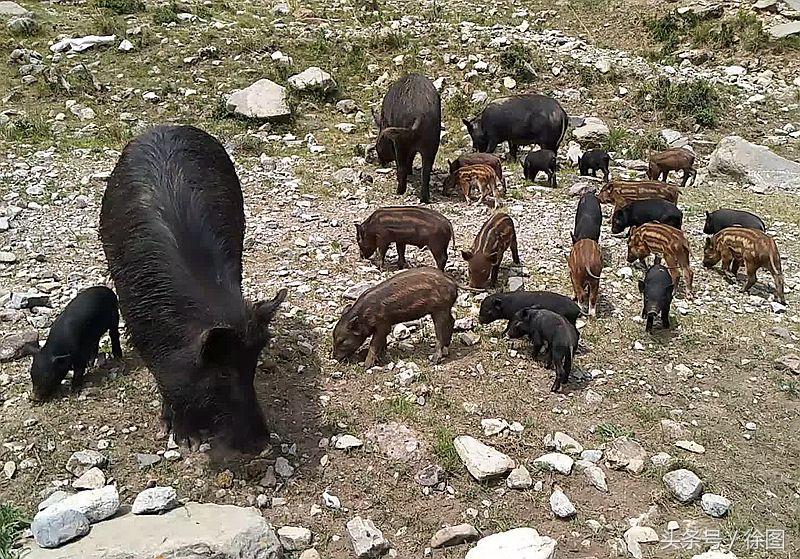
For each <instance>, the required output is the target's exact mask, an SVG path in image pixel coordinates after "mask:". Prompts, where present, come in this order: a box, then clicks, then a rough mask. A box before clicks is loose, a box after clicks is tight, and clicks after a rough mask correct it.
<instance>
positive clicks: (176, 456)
mask: <svg viewBox="0 0 800 559" xmlns="http://www.w3.org/2000/svg"><path fill="white" fill-rule="evenodd" d="M180 459H181V453H180V452H178V451H177V450H167V451H166V452H164V460H166V461H167V462H175V461H177V460H180Z"/></svg>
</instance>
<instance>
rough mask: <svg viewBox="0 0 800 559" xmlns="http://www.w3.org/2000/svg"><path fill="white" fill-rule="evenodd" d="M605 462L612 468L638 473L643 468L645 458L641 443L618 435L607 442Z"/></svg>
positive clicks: (645, 454)
mask: <svg viewBox="0 0 800 559" xmlns="http://www.w3.org/2000/svg"><path fill="white" fill-rule="evenodd" d="M605 456H606V464H607V465H608V467H609V468H611V469H612V470H622V469H625V470H627V471H629V472H631V473H634V474H638V473H639V472H641V471H642V469H643V468H644V461H645V459H646V458H647V453H646V452H645V450H644V448H643V447H642V445H640V444H639V443H638V442H636V441H634V440H633V439H629V438H628V437H619V438H617V439H614V440H613V441H611V442H610V443H609V444H608V447H607V448H606V452H605Z"/></svg>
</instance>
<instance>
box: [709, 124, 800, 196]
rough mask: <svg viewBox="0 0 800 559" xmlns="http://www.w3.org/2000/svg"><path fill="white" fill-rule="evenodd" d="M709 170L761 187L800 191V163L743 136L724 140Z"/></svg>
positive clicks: (712, 158) (715, 151) (713, 155)
mask: <svg viewBox="0 0 800 559" xmlns="http://www.w3.org/2000/svg"><path fill="white" fill-rule="evenodd" d="M708 171H709V173H710V174H712V175H729V176H732V177H734V178H737V179H741V180H743V181H745V182H747V183H748V184H751V185H753V186H754V187H758V188H761V189H763V188H779V189H784V190H797V189H798V188H800V163H796V162H794V161H790V160H788V159H784V158H783V157H781V156H779V155H777V154H775V153H773V152H772V151H770V149H769V148H767V147H765V146H761V145H758V144H751V143H750V142H748V141H747V140H744V139H742V138H740V137H739V136H729V137H727V138H723V139H722V141H720V143H719V145H718V146H717V149H715V150H714V152H713V153H712V154H711V158H710V160H709V163H708Z"/></svg>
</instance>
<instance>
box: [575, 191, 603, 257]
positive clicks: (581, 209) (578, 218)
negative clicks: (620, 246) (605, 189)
mask: <svg viewBox="0 0 800 559" xmlns="http://www.w3.org/2000/svg"><path fill="white" fill-rule="evenodd" d="M602 224H603V210H601V209H600V201H599V200H598V199H597V196H596V195H595V193H594V192H591V191H589V192H584V193H583V195H582V196H581V199H580V201H579V202H578V209H577V210H575V229H573V231H572V244H573V245H574V244H575V243H577V242H578V241H580V240H583V239H592V240H593V241H595V242H598V243H599V242H600V226H601V225H602Z"/></svg>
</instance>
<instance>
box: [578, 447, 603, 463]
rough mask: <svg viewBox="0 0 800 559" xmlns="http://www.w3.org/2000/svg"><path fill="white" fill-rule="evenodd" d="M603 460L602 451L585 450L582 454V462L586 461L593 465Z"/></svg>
mask: <svg viewBox="0 0 800 559" xmlns="http://www.w3.org/2000/svg"><path fill="white" fill-rule="evenodd" d="M602 458H603V451H602V450H584V451H583V452H581V460H586V461H588V462H591V463H593V464H595V463H597V462H599V461H600V460H601V459H602Z"/></svg>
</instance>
